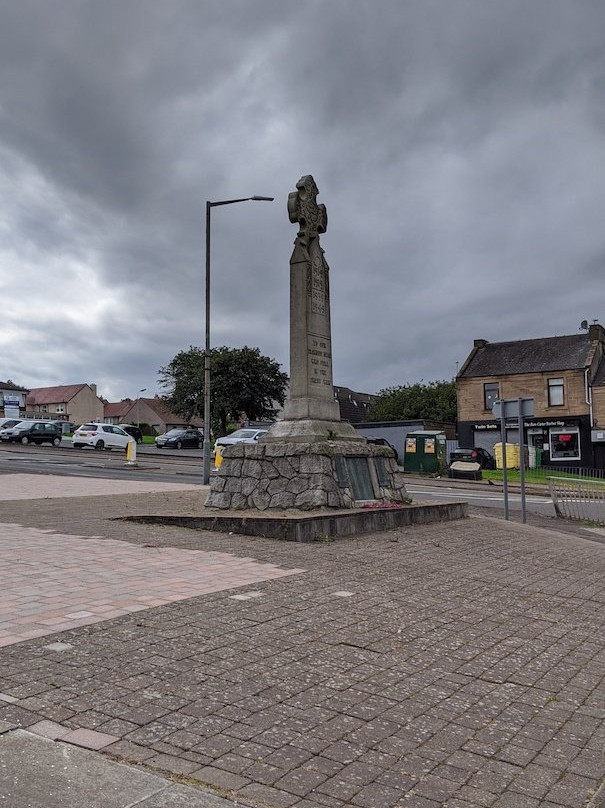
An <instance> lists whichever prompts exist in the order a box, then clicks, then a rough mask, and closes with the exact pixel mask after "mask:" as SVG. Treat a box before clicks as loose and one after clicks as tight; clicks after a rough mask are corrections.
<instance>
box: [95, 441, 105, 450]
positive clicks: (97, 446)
mask: <svg viewBox="0 0 605 808" xmlns="http://www.w3.org/2000/svg"><path fill="white" fill-rule="evenodd" d="M104 448H105V441H104V440H98V441H97V442H96V443H95V449H97V450H98V451H99V452H102V451H103V449H104Z"/></svg>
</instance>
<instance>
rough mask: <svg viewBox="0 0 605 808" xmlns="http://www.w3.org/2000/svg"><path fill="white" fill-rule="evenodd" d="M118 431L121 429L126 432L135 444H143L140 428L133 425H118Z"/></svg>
mask: <svg viewBox="0 0 605 808" xmlns="http://www.w3.org/2000/svg"><path fill="white" fill-rule="evenodd" d="M120 429H123V430H124V432H127V433H128V434H129V435H130V436H131V437H132V438H134V439H135V440H136V442H137V443H143V433H142V432H141V429H140V427H138V426H135V425H134V424H120Z"/></svg>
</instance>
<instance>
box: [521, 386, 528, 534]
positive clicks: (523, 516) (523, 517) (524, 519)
mask: <svg viewBox="0 0 605 808" xmlns="http://www.w3.org/2000/svg"><path fill="white" fill-rule="evenodd" d="M519 483H520V486H521V521H522V522H523V523H525V522H527V511H526V508H525V452H524V451H523V399H522V398H520V399H519Z"/></svg>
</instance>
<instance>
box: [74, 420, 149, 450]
mask: <svg viewBox="0 0 605 808" xmlns="http://www.w3.org/2000/svg"><path fill="white" fill-rule="evenodd" d="M129 443H136V441H135V440H134V438H133V437H131V436H130V435H129V434H128V433H127V432H124V430H123V429H120V427H119V426H114V425H113V424H96V423H92V424H82V426H80V427H78V429H76V431H75V432H74V435H73V438H72V445H73V447H74V448H75V449H82V448H84V446H92V447H93V448H94V449H98V450H99V451H100V450H101V449H126V447H127V446H128V444H129Z"/></svg>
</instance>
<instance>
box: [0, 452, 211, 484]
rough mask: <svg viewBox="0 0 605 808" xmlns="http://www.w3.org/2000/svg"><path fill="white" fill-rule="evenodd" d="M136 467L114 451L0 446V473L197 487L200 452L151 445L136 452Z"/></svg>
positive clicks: (199, 471) (200, 466)
mask: <svg viewBox="0 0 605 808" xmlns="http://www.w3.org/2000/svg"><path fill="white" fill-rule="evenodd" d="M137 455H138V457H137V463H136V465H129V464H128V463H127V461H126V457H125V454H124V453H123V452H120V451H118V450H113V451H105V452H95V451H94V449H74V448H73V447H72V446H71V445H70V444H69V443H65V442H64V443H63V444H62V445H61V446H60V447H58V448H55V447H54V446H45V445H43V446H21V445H19V444H15V443H12V444H7V443H2V444H0V475H1V474H15V473H23V474H54V475H61V476H72V477H73V476H76V477H103V478H111V479H125V480H160V481H162V482H175V480H177V479H178V481H179V482H183V483H187V484H194V485H195V484H198V483H199V484H200V485H201V475H202V470H201V469H202V459H201V455H202V453H201V452H197V451H196V452H189V451H187V450H182V451H180V452H178V451H174V452H161V451H158V450H157V449H156V448H155V446H150V447H144V449H143V451H139V450H137Z"/></svg>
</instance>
